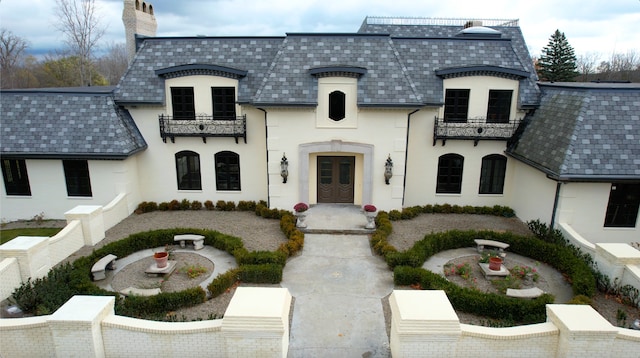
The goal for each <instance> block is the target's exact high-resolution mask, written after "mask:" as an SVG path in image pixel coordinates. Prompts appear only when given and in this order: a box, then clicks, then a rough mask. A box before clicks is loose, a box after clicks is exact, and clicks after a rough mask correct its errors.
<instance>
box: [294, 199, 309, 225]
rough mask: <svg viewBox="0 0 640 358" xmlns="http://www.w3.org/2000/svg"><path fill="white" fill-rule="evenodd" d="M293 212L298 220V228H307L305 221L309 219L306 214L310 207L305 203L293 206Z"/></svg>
mask: <svg viewBox="0 0 640 358" xmlns="http://www.w3.org/2000/svg"><path fill="white" fill-rule="evenodd" d="M293 210H294V211H295V214H294V215H295V216H296V218H298V220H297V221H296V227H299V228H305V227H307V224H306V223H305V222H304V220H305V219H306V218H307V213H306V212H307V210H309V205H307V204H305V203H297V204H296V205H294V206H293Z"/></svg>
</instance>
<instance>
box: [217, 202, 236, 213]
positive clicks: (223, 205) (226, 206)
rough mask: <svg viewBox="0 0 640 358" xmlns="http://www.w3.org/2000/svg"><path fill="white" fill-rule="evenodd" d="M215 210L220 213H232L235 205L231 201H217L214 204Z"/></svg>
mask: <svg viewBox="0 0 640 358" xmlns="http://www.w3.org/2000/svg"><path fill="white" fill-rule="evenodd" d="M216 209H218V210H220V211H233V210H235V209H236V203H235V202H233V201H224V200H218V201H217V202H216Z"/></svg>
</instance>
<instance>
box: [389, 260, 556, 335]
mask: <svg viewBox="0 0 640 358" xmlns="http://www.w3.org/2000/svg"><path fill="white" fill-rule="evenodd" d="M393 276H394V281H395V284H396V285H416V284H418V285H420V287H421V288H422V289H432V290H443V291H445V292H446V294H447V297H448V298H449V301H450V302H451V305H453V307H454V308H455V309H457V310H460V311H463V312H468V313H474V314H478V315H486V314H487V312H492V314H493V316H495V317H499V318H501V319H504V320H509V321H516V322H523V323H535V322H543V321H544V320H545V319H546V305H547V304H550V303H553V299H554V298H553V296H552V295H549V294H544V295H542V296H540V297H538V298H535V299H532V300H522V299H517V298H511V297H505V296H502V295H498V294H493V293H484V292H481V291H478V290H474V289H470V288H465V287H460V286H458V285H456V284H455V283H452V282H449V281H448V280H447V279H446V278H444V277H442V276H440V275H438V274H436V273H433V272H431V271H428V270H424V269H422V268H415V267H409V266H397V267H396V268H395V269H394V270H393Z"/></svg>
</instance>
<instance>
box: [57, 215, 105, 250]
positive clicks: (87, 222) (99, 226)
mask: <svg viewBox="0 0 640 358" xmlns="http://www.w3.org/2000/svg"><path fill="white" fill-rule="evenodd" d="M64 217H65V218H66V219H67V222H71V221H72V220H80V222H82V234H83V236H84V244H85V245H87V246H93V245H95V244H97V243H98V242H100V240H102V239H104V237H105V235H104V232H105V230H104V218H103V217H102V206H99V205H78V206H76V207H75V208H73V209H71V210H69V211H67V212H66V213H64Z"/></svg>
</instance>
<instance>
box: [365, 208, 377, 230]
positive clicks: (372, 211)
mask: <svg viewBox="0 0 640 358" xmlns="http://www.w3.org/2000/svg"><path fill="white" fill-rule="evenodd" d="M362 209H363V210H364V216H365V217H366V218H367V224H366V225H365V226H364V228H365V229H375V228H376V222H375V219H376V216H377V215H378V209H377V208H376V207H375V206H373V205H370V204H369V205H365V206H364V207H363V208H362Z"/></svg>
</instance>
